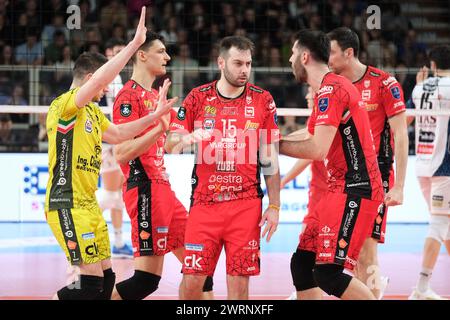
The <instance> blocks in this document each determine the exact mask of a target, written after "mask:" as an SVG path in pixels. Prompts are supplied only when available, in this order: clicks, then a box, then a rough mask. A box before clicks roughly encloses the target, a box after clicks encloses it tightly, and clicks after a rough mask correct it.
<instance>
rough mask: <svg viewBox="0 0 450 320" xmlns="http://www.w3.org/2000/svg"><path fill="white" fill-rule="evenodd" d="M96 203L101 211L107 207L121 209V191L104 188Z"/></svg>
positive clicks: (122, 205)
mask: <svg viewBox="0 0 450 320" xmlns="http://www.w3.org/2000/svg"><path fill="white" fill-rule="evenodd" d="M98 205H99V206H100V209H102V211H103V210H107V209H117V210H122V209H123V208H124V204H123V200H122V192H120V191H108V190H104V191H103V194H102V196H101V198H100V200H99V202H98Z"/></svg>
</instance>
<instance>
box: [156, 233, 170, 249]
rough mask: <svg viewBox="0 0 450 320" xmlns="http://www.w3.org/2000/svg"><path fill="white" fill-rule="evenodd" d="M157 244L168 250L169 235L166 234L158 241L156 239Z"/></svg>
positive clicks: (160, 247) (159, 247)
mask: <svg viewBox="0 0 450 320" xmlns="http://www.w3.org/2000/svg"><path fill="white" fill-rule="evenodd" d="M156 246H157V247H158V249H160V250H166V248H167V236H165V237H164V238H161V239H158V241H156Z"/></svg>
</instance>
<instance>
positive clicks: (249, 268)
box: [247, 266, 256, 272]
mask: <svg viewBox="0 0 450 320" xmlns="http://www.w3.org/2000/svg"><path fill="white" fill-rule="evenodd" d="M255 270H256V267H255V266H253V267H248V268H247V272H250V271H255Z"/></svg>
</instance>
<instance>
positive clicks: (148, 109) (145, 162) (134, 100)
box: [113, 80, 176, 189]
mask: <svg viewBox="0 0 450 320" xmlns="http://www.w3.org/2000/svg"><path fill="white" fill-rule="evenodd" d="M157 97H158V91H157V90H155V89H152V90H151V91H149V90H146V89H144V88H143V87H141V86H140V85H139V84H138V83H136V82H135V81H134V80H129V81H128V82H127V83H126V84H125V85H124V86H123V88H122V89H121V90H120V91H119V93H118V95H117V97H116V100H115V101H114V107H113V108H114V109H113V122H114V123H115V124H122V123H126V122H130V121H134V120H137V119H139V118H142V117H144V116H146V115H148V114H149V113H152V112H154V111H155V109H156V105H157ZM175 115H176V113H175V111H172V112H171V118H174V117H175ZM156 125H157V122H155V124H153V125H151V126H149V127H148V128H147V129H146V130H145V131H144V132H142V133H141V134H140V135H139V136H138V137H140V136H143V135H144V134H146V133H147V132H148V131H150V130H151V129H153V128H154V127H155V126H156ZM165 141H166V134H162V135H161V136H160V137H159V139H158V140H157V141H156V143H155V144H153V145H152V146H151V147H150V148H149V149H148V150H146V151H145V152H144V153H143V154H141V155H140V156H139V157H137V158H136V159H133V160H131V161H129V162H128V163H127V164H121V165H120V168H121V169H122V172H123V174H124V176H125V183H126V185H127V189H130V188H133V187H135V186H137V185H139V183H141V182H144V181H149V180H152V181H153V182H156V183H169V179H168V177H167V174H166V169H165V167H164V143H165Z"/></svg>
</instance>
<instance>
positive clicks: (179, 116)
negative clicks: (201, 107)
mask: <svg viewBox="0 0 450 320" xmlns="http://www.w3.org/2000/svg"><path fill="white" fill-rule="evenodd" d="M177 119H178V120H184V119H186V108H185V107H180V109H178V113H177Z"/></svg>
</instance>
